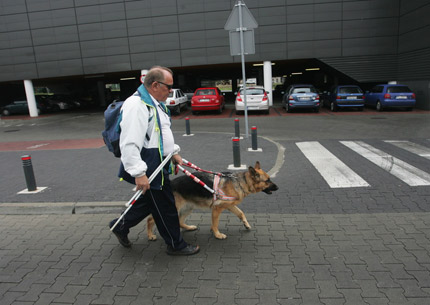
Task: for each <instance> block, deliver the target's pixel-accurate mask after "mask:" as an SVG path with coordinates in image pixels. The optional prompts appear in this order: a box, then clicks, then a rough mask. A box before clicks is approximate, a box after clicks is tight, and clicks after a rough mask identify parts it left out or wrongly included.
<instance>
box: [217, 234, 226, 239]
mask: <svg viewBox="0 0 430 305" xmlns="http://www.w3.org/2000/svg"><path fill="white" fill-rule="evenodd" d="M215 238H218V239H226V238H227V235H225V234H223V233H217V234H215Z"/></svg>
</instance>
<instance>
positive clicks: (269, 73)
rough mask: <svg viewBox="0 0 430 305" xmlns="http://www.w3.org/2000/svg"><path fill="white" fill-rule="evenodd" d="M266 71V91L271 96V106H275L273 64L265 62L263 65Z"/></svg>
mask: <svg viewBox="0 0 430 305" xmlns="http://www.w3.org/2000/svg"><path fill="white" fill-rule="evenodd" d="M263 71H264V90H266V91H267V95H268V96H269V106H273V94H272V91H273V89H272V62H271V61H265V62H264V64H263Z"/></svg>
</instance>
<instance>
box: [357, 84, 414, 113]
mask: <svg viewBox="0 0 430 305" xmlns="http://www.w3.org/2000/svg"><path fill="white" fill-rule="evenodd" d="M365 104H366V106H371V107H376V110H378V111H382V110H384V108H391V107H402V108H406V109H407V110H412V109H413V108H414V107H415V93H413V92H412V91H411V89H409V87H408V86H405V85H397V84H384V85H377V86H375V87H373V88H372V90H370V91H369V92H366V101H365Z"/></svg>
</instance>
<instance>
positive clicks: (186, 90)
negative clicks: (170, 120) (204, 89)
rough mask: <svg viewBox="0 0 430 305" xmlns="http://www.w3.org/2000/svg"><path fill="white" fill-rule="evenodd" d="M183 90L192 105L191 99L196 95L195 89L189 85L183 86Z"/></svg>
mask: <svg viewBox="0 0 430 305" xmlns="http://www.w3.org/2000/svg"><path fill="white" fill-rule="evenodd" d="M181 90H182V92H183V93H184V94H185V95H186V96H187V98H188V106H191V99H192V98H193V96H194V90H192V89H190V88H188V87H183V88H181Z"/></svg>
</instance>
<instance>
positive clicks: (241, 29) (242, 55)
mask: <svg viewBox="0 0 430 305" xmlns="http://www.w3.org/2000/svg"><path fill="white" fill-rule="evenodd" d="M237 5H238V6H239V31H240V32H239V35H240V59H241V62H242V79H243V103H244V106H245V109H244V111H243V112H244V114H245V138H246V139H248V103H247V101H246V73H245V47H244V43H243V30H244V29H243V20H242V6H243V5H245V4H244V3H242V1H240V0H239V1H238V2H237Z"/></svg>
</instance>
